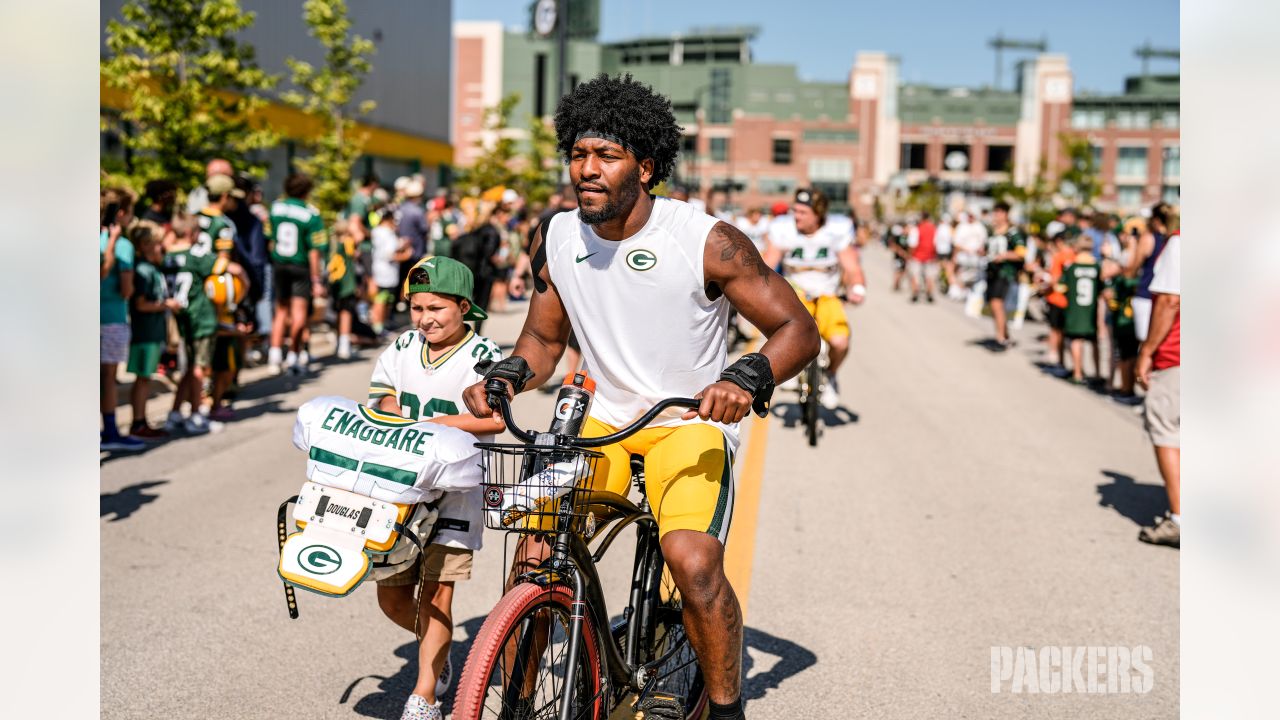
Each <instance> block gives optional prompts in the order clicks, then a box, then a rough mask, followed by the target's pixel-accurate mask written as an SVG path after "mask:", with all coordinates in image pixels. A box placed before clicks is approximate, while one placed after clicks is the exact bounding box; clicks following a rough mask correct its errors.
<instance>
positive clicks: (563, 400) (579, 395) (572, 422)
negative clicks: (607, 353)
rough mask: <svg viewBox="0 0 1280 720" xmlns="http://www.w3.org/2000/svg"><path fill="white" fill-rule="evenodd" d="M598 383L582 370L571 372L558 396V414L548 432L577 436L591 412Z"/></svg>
mask: <svg viewBox="0 0 1280 720" xmlns="http://www.w3.org/2000/svg"><path fill="white" fill-rule="evenodd" d="M595 392H596V383H595V381H594V380H592V379H591V378H589V377H587V374H586V373H585V372H583V371H581V370H579V371H577V372H572V373H569V374H568V375H566V376H565V378H564V384H563V385H561V386H560V394H559V395H557V396H556V414H555V418H553V419H552V420H551V429H550V430H548V432H551V433H555V434H556V435H569V436H571V437H577V436H579V435H581V434H582V426H583V425H584V424H585V423H586V422H587V413H589V412H591V399H592V398H593V397H595Z"/></svg>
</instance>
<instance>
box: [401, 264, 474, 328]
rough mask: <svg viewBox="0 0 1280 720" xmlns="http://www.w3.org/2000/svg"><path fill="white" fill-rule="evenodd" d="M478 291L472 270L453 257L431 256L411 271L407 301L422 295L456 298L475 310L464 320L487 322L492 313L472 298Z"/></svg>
mask: <svg viewBox="0 0 1280 720" xmlns="http://www.w3.org/2000/svg"><path fill="white" fill-rule="evenodd" d="M474 291H475V276H473V275H472V274H471V268H469V267H467V266H466V265H463V264H462V263H460V262H458V261H457V260H454V259H453V258H447V257H442V256H437V255H428V256H426V257H424V258H422V259H421V260H419V261H418V262H417V263H416V264H415V265H414V266H413V267H411V268H409V275H408V277H406V278H405V280H404V291H403V294H404V296H405V297H406V298H407V297H409V296H410V295H412V294H413V293H420V292H429V293H436V294H437V295H454V296H456V297H460V298H463V299H465V300H466V301H467V302H468V303H469V304H470V305H471V309H470V310H467V312H466V313H465V314H464V315H463V316H462V319H463V320H484V319H486V318H488V317H489V313H487V312H485V311H484V310H483V309H481V308H480V306H478V305H476V302H475V300H473V299H472V297H471V296H472V294H473V293H474Z"/></svg>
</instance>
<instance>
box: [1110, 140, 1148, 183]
mask: <svg viewBox="0 0 1280 720" xmlns="http://www.w3.org/2000/svg"><path fill="white" fill-rule="evenodd" d="M1116 177H1119V178H1143V179H1144V180H1145V179H1146V177H1147V149H1146V148H1144V147H1122V148H1119V153H1118V154H1117V156H1116Z"/></svg>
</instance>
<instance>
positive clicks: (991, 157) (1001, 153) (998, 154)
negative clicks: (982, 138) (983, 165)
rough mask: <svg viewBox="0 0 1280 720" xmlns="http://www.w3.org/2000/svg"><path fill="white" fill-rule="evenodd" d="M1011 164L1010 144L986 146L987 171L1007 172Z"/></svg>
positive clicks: (1011, 152) (1011, 147) (1011, 150)
mask: <svg viewBox="0 0 1280 720" xmlns="http://www.w3.org/2000/svg"><path fill="white" fill-rule="evenodd" d="M1012 166H1013V146H1012V145H988V146H987V172H1009V169H1010V168H1011V167H1012Z"/></svg>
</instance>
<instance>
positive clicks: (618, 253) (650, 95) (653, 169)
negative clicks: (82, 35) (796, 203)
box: [464, 75, 819, 720]
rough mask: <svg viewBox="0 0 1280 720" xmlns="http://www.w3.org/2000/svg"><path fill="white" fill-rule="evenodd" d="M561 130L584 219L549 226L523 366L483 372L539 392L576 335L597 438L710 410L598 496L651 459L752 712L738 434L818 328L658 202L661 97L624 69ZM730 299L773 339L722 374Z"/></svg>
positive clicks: (653, 433)
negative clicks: (732, 574) (736, 534)
mask: <svg viewBox="0 0 1280 720" xmlns="http://www.w3.org/2000/svg"><path fill="white" fill-rule="evenodd" d="M555 126H556V136H557V147H558V149H559V150H560V152H561V153H563V154H564V157H565V159H566V161H567V162H568V163H569V175H570V180H571V181H572V183H573V187H574V190H575V192H576V194H577V196H578V208H579V209H578V212H576V213H561V214H559V215H557V216H555V217H554V218H552V219H551V221H550V222H548V223H547V224H546V226H545V227H541V228H539V231H538V235H537V237H536V238H535V239H534V242H533V245H532V247H531V256H532V258H533V261H532V270H533V274H534V287H535V293H534V295H533V298H532V300H531V302H530V307H529V314H528V317H527V318H526V319H525V323H524V328H523V330H522V331H521V334H520V337H519V339H518V340H517V342H516V347H515V350H514V351H513V352H512V354H511V357H509V358H507V359H505V360H502V361H501V362H499V363H497V364H496V365H494V366H493V367H492V368H491V369H490V370H489V373H488V377H489V378H499V379H502V380H504V381H505V382H507V383H508V384H509V385H510V386H511V389H512V391H513V393H518V392H521V391H522V390H524V389H526V388H534V387H537V386H539V385H540V384H542V383H543V382H544V381H546V380H547V379H548V378H550V377H551V375H552V374H553V373H554V372H555V367H556V363H557V362H558V360H559V358H560V356H561V354H562V353H563V352H564V349H565V342H566V340H567V338H568V336H569V332H570V330H573V332H574V333H575V334H576V336H577V338H578V341H579V343H580V345H581V347H582V355H583V359H584V361H585V366H586V370H587V372H589V373H590V374H591V376H592V377H593V378H594V380H595V382H596V393H595V400H594V402H593V404H592V407H591V416H590V418H589V419H588V421H587V424H586V427H585V430H584V432H583V434H584V435H587V436H602V435H606V434H609V433H612V432H613V431H614V430H615V429H617V428H620V427H623V426H625V425H627V424H628V423H630V422H631V421H632V420H634V419H635V418H636V417H638V416H639V415H641V414H642V413H644V412H645V411H646V410H648V409H649V408H650V407H651V406H653V405H654V404H655V403H657V402H658V401H659V400H662V399H665V398H668V397H673V396H685V397H688V396H693V397H696V398H697V399H699V400H701V403H702V404H701V405H700V406H699V407H698V409H697V410H691V411H689V412H687V413H684V414H683V415H679V414H667V415H663V416H659V418H658V419H657V420H655V421H654V423H653V424H652V425H651V426H650V427H648V428H646V429H644V430H642V431H640V432H638V433H636V434H635V435H633V436H632V437H631V438H629V439H627V440H625V441H623V442H622V443H620V444H618V445H612V446H607V447H605V448H602V451H603V452H604V454H605V458H604V459H603V460H601V465H600V468H599V470H598V472H597V473H596V476H595V478H594V480H593V486H592V487H593V489H599V490H608V491H611V492H616V493H619V494H623V495H625V494H626V493H627V491H628V489H629V487H630V475H631V473H630V462H629V460H630V456H631V455H640V456H643V457H644V461H645V477H646V485H645V487H646V493H647V495H648V499H649V502H650V505H651V506H652V508H653V514H654V516H655V517H656V518H657V522H658V532H659V535H660V538H661V539H660V544H661V547H662V552H663V555H664V556H665V558H666V562H667V565H668V567H669V568H670V571H671V575H672V578H673V580H674V581H675V584H676V587H677V588H678V589H679V590H680V594H681V597H682V600H683V607H684V624H685V628H686V630H687V633H688V637H689V641H690V643H691V645H692V646H693V649H694V651H695V653H696V654H697V657H698V663H699V665H700V666H701V668H702V672H703V676H704V678H705V681H706V684H707V688H708V691H709V694H710V699H711V713H710V716H709V717H710V718H713V719H714V720H727V719H730V718H732V719H735V720H736V719H738V718H744V717H745V715H744V714H743V709H742V699H741V680H742V665H741V660H742V616H741V610H740V607H739V604H738V599H737V597H736V595H735V594H734V591H733V588H732V587H730V585H729V581H728V579H727V578H726V577H725V573H724V542H725V539H726V538H727V537H728V530H729V524H730V519H731V516H732V512H733V476H732V468H733V452H734V450H735V449H736V447H737V443H738V433H737V423H738V422H739V421H740V420H741V419H742V418H743V417H745V416H746V414H747V413H748V411H750V410H752V409H753V408H754V409H755V410H757V412H764V411H765V409H766V408H767V405H768V401H769V398H770V396H771V394H772V391H773V385H774V380H775V378H776V379H784V378H788V377H791V376H793V375H795V374H796V373H798V372H799V371H800V369H801V368H803V367H804V366H805V365H806V364H807V363H808V362H809V361H810V360H812V359H813V358H814V357H815V356H816V355H817V352H818V348H819V342H818V332H817V328H816V326H815V324H814V322H813V320H812V319H811V318H810V317H809V315H808V313H806V312H805V309H804V307H803V306H802V304H801V303H800V301H799V299H798V298H797V297H796V294H795V293H794V291H793V290H792V289H791V287H790V286H789V285H787V283H786V282H784V281H783V280H782V279H781V278H780V277H778V275H777V274H776V273H774V272H773V271H772V270H770V269H769V268H768V266H766V265H765V264H764V262H763V261H762V260H761V258H760V254H759V252H758V251H757V250H756V249H755V247H754V246H753V245H752V244H751V241H750V239H748V238H747V236H746V235H744V234H743V233H742V232H741V231H740V230H738V229H737V228H735V227H733V226H732V225H729V224H726V223H724V222H720V221H718V220H716V219H715V218H714V217H711V216H709V215H706V214H705V213H702V212H700V211H697V210H695V209H694V208H693V207H692V206H690V205H689V204H687V203H684V202H680V201H677V200H670V199H667V198H659V197H654V196H652V195H650V194H649V191H650V190H652V189H653V187H654V186H655V185H657V184H658V183H660V182H662V181H663V180H665V179H666V178H667V177H668V176H669V175H670V174H671V171H672V169H673V168H674V166H675V160H676V155H677V153H678V151H679V147H680V140H681V134H680V128H679V127H678V126H677V124H676V121H675V117H674V115H673V114H672V111H671V104H670V102H669V101H668V100H667V99H666V98H664V97H662V96H660V95H657V94H656V93H654V92H653V91H652V90H651V89H649V88H648V87H647V86H645V85H642V84H640V83H638V82H635V81H633V80H632V79H631V77H630V76H629V75H627V76H623V77H619V78H610V77H607V76H604V75H601V76H599V77H597V78H595V79H594V80H592V81H590V82H587V83H584V84H582V85H579V86H578V87H577V88H575V89H574V91H573V92H572V93H570V94H569V95H567V96H565V97H564V98H563V99H562V100H561V103H560V107H559V109H558V110H557V111H556V117H555ZM730 304H732V305H733V306H734V307H736V308H737V309H738V311H739V312H740V313H741V314H742V316H743V317H745V318H746V319H747V320H749V321H750V322H751V323H752V324H754V325H755V326H756V327H757V328H760V330H761V332H763V333H764V335H765V336H766V337H767V338H768V340H767V342H766V343H765V344H764V347H762V348H761V350H760V352H759V353H751V354H749V355H747V356H744V357H743V358H742V359H740V360H738V361H737V362H735V363H733V364H732V365H730V366H729V367H727V368H726V367H725V366H726V361H727V357H726V356H727V337H726V335H727V333H726V323H727V319H728V313H729V306H730ZM464 398H465V400H466V404H467V407H468V408H469V409H470V410H471V412H473V413H475V414H476V415H478V416H480V417H487V416H489V415H491V414H492V410H491V409H490V408H489V406H488V402H487V399H486V396H485V390H484V386H483V383H477V384H475V385H473V386H471V387H470V388H468V389H467V391H466V394H465V395H464Z"/></svg>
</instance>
